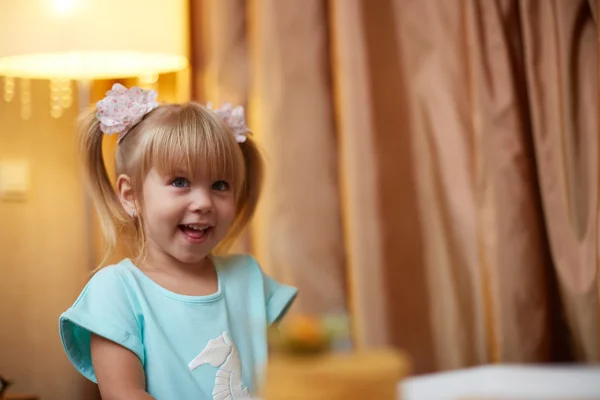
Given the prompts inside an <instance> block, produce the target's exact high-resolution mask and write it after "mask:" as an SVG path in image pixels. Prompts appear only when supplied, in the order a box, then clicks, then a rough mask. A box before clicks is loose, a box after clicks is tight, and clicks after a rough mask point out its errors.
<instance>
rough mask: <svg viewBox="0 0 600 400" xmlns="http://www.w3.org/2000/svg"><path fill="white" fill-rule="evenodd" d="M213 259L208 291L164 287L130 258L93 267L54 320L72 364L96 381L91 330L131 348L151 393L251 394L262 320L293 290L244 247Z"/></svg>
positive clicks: (237, 399)
mask: <svg viewBox="0 0 600 400" xmlns="http://www.w3.org/2000/svg"><path fill="white" fill-rule="evenodd" d="M212 259H213V261H214V265H215V268H216V271H217V276H218V291H217V292H216V293H214V294H211V295H208V296H185V295H181V294H176V293H173V292H170V291H168V290H166V289H164V288H163V287H161V286H159V285H158V284H157V283H156V282H154V281H153V280H151V279H150V278H149V277H148V276H147V275H145V274H144V273H143V272H142V271H140V270H139V269H138V268H137V267H136V266H135V265H134V264H133V263H132V262H131V260H129V259H124V260H123V261H121V262H120V263H118V264H116V265H112V266H109V267H105V268H103V269H101V270H100V271H99V272H97V273H96V274H95V275H94V276H93V277H92V279H91V280H90V281H89V282H88V284H87V285H86V286H85V288H84V289H83V291H82V293H81V294H80V295H79V297H78V298H77V300H76V301H75V303H74V304H73V306H72V307H71V308H69V309H68V310H67V311H66V312H64V313H63V314H62V315H61V317H60V320H59V329H60V335H61V339H62V344H63V347H64V349H65V351H66V353H67V355H68V357H69V359H70V360H71V362H72V363H73V365H74V366H75V367H76V368H77V370H79V372H81V374H83V375H84V376H85V377H86V378H88V379H90V380H92V381H93V382H96V376H95V374H94V368H93V366H92V362H91V356H90V334H91V333H92V332H93V333H94V334H96V335H99V336H103V337H105V338H107V339H110V340H112V341H114V342H115V343H118V344H120V345H121V346H123V347H126V348H127V349H129V350H131V351H132V352H133V353H134V354H135V355H137V357H138V358H139V359H140V361H141V363H142V365H143V367H144V371H145V375H146V386H147V387H146V390H147V392H148V393H149V394H150V395H152V396H153V397H154V398H155V399H157V400H173V399H177V400H187V399H189V400H204V399H206V400H209V399H211V400H242V399H244V400H247V399H251V398H252V397H251V396H252V393H255V391H256V389H257V384H258V383H259V382H260V380H261V371H262V370H263V368H264V365H265V363H266V361H267V337H266V335H267V328H268V326H269V325H271V324H273V323H274V322H276V321H277V320H279V319H280V318H281V317H282V316H283V315H284V314H285V312H286V310H287V309H288V307H289V306H290V305H291V303H292V302H293V300H294V299H295V297H296V294H297V290H296V289H295V288H293V287H290V286H286V285H282V284H280V283H277V282H276V281H275V280H273V279H272V278H270V277H269V276H267V275H265V274H264V273H263V271H262V270H261V268H260V266H259V265H258V263H257V262H256V261H255V260H254V258H252V257H251V256H249V255H234V256H225V257H212Z"/></svg>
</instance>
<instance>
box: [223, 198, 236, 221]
mask: <svg viewBox="0 0 600 400" xmlns="http://www.w3.org/2000/svg"><path fill="white" fill-rule="evenodd" d="M219 215H220V217H221V218H222V219H224V220H228V221H233V219H234V218H235V200H234V198H233V197H231V198H225V199H222V200H221V202H220V205H219Z"/></svg>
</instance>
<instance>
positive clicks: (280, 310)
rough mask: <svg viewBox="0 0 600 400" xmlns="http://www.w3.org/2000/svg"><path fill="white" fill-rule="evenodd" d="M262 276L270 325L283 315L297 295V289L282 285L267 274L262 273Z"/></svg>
mask: <svg viewBox="0 0 600 400" xmlns="http://www.w3.org/2000/svg"><path fill="white" fill-rule="evenodd" d="M264 278H265V298H266V303H267V322H268V323H269V325H271V324H274V323H277V322H279V320H281V318H283V317H284V316H285V314H286V312H287V311H288V309H289V308H290V306H291V305H292V304H293V302H294V300H295V299H296V296H297V295H298V289H296V288H295V287H292V286H287V285H282V284H281V283H278V282H277V281H275V280H274V279H273V278H271V277H270V276H267V275H264Z"/></svg>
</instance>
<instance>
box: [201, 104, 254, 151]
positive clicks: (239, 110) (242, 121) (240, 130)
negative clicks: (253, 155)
mask: <svg viewBox="0 0 600 400" xmlns="http://www.w3.org/2000/svg"><path fill="white" fill-rule="evenodd" d="M206 108H208V109H209V110H211V111H213V112H214V113H215V114H217V115H218V116H219V117H220V118H221V119H222V120H223V121H224V122H225V124H226V125H227V126H228V127H229V129H231V132H233V135H234V136H235V140H236V141H237V142H238V143H244V142H245V141H246V139H247V135H248V134H249V133H252V132H250V129H248V126H246V118H245V115H244V107H242V106H237V107H235V108H234V107H233V105H231V103H224V104H223V105H222V106H221V107H220V108H217V109H215V110H213V108H212V103H208V104H207V105H206Z"/></svg>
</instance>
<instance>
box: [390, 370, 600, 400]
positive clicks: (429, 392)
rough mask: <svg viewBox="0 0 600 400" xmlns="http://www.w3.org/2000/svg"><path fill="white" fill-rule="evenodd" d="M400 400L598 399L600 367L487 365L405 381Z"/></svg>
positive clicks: (399, 390)
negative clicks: (483, 398) (475, 399)
mask: <svg viewBox="0 0 600 400" xmlns="http://www.w3.org/2000/svg"><path fill="white" fill-rule="evenodd" d="M398 392H399V395H400V396H399V398H401V399H402V400H425V399H427V400H461V399H465V398H471V399H473V398H474V397H485V398H486V400H487V399H489V400H492V399H503V400H508V399H511V400H512V399H519V400H530V399H531V400H533V399H535V400H538V399H539V400H553V399H561V400H567V399H568V400H583V399H585V400H591V399H597V400H600V366H598V367H567V366H565V367H558V366H552V367H537V366H519V365H490V366H482V367H476V368H471V369H464V370H457V371H452V372H444V373H438V374H431V375H421V376H416V377H411V378H408V379H406V380H405V381H404V382H403V383H402V384H401V385H400V386H399V388H398Z"/></svg>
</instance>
